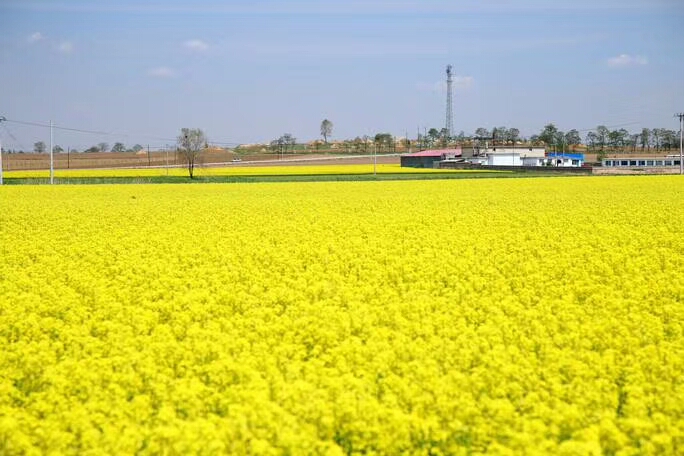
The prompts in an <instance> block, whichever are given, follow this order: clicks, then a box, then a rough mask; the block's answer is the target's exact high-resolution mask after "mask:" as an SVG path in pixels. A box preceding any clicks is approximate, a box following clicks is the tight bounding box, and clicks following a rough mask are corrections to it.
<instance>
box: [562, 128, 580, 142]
mask: <svg viewBox="0 0 684 456" xmlns="http://www.w3.org/2000/svg"><path fill="white" fill-rule="evenodd" d="M565 144H567V145H568V146H577V145H579V144H582V138H581V137H580V134H579V132H578V131H577V130H575V129H574V128H573V129H572V130H570V131H569V132H567V133H565Z"/></svg>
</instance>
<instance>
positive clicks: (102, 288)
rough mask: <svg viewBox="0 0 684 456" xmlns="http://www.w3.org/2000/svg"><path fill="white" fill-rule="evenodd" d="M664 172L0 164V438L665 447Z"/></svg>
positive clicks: (670, 277)
mask: <svg viewBox="0 0 684 456" xmlns="http://www.w3.org/2000/svg"><path fill="white" fill-rule="evenodd" d="M683 190H684V181H682V180H681V178H680V177H678V176H657V177H612V178H596V177H574V178H560V177H559V178H530V179H476V180H455V181H454V180H448V181H409V182H345V183H320V182H319V183H287V184H206V185H185V184H177V185H126V186H111V185H92V186H69V185H63V186H54V187H53V186H12V187H0V347H2V348H1V349H0V454H3V455H19V454H22V455H23V454H28V455H32V454H36V455H38V454H143V455H144V454H150V455H152V454H167V455H176V454H177V455H186V454H206V455H210V454H273V455H276V454H331V455H335V454H337V455H339V454H420V455H428V454H430V455H439V454H442V455H447V454H456V455H459V454H462V455H466V454H467V455H476V454H485V453H486V454H499V455H513V454H558V455H600V454H612V455H631V454H646V455H649V454H650V455H676V454H682V453H683V452H684V375H683V372H684V306H683V305H682V303H683V302H684V236H683V228H682V227H684V200H683V198H682V197H683V196H684V191H683Z"/></svg>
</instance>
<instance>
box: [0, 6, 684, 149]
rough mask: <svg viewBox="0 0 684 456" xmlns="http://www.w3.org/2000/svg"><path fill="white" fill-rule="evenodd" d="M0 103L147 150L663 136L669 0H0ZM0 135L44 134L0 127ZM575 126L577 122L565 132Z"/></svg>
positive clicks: (680, 40) (681, 62)
mask: <svg viewBox="0 0 684 456" xmlns="http://www.w3.org/2000/svg"><path fill="white" fill-rule="evenodd" d="M0 27H1V28H2V30H3V33H2V34H1V35H0V70H1V71H0V115H3V116H5V117H7V119H9V120H19V121H28V122H37V123H47V122H48V121H50V120H52V121H54V123H55V124H57V125H60V126H65V127H70V128H76V129H83V130H93V131H102V132H109V133H112V134H108V135H97V134H85V133H77V132H70V131H66V130H55V143H56V144H60V145H63V146H64V147H67V146H70V147H76V148H79V149H83V148H85V147H89V146H90V145H93V144H96V143H98V142H100V141H105V142H108V143H109V144H113V143H114V142H117V141H121V142H124V143H125V144H127V145H130V144H134V143H140V144H143V145H147V144H150V146H151V147H159V146H162V145H164V144H169V143H173V138H175V137H176V136H177V134H178V132H179V130H180V129H181V128H182V127H199V128H202V129H203V130H204V131H205V132H206V133H207V135H208V137H209V139H210V141H212V142H217V143H254V142H268V141H270V140H272V139H274V138H277V137H278V136H280V135H282V134H284V133H286V132H287V133H291V134H293V135H294V136H295V137H297V138H298V139H299V140H311V139H315V138H317V137H319V126H320V122H321V120H323V119H324V118H328V119H330V120H331V121H332V122H333V124H334V130H333V139H335V138H339V139H343V138H353V137H355V136H361V135H364V134H367V135H374V134H375V133H377V132H390V133H392V134H395V135H398V136H404V135H405V134H406V132H408V134H409V136H410V137H415V134H416V130H417V129H418V128H420V129H421V130H422V129H423V128H430V127H436V128H442V127H443V126H444V122H445V121H444V117H445V98H446V96H445V90H446V89H445V83H444V79H445V67H446V65H447V64H452V65H453V67H454V72H455V74H456V82H455V89H454V129H455V131H456V132H458V131H460V130H463V131H465V132H466V133H472V132H473V131H474V130H475V129H476V128H478V127H487V128H492V127H496V126H507V127H517V128H519V129H520V130H521V132H522V134H523V135H525V136H529V135H532V134H535V133H538V132H539V130H541V128H542V127H543V126H544V125H545V124H546V123H549V122H554V123H555V124H556V125H557V126H558V127H559V128H560V129H562V130H568V129H571V128H577V129H580V130H582V129H588V128H593V127H595V126H596V125H599V124H604V125H608V126H613V125H615V126H617V125H625V128H627V129H628V130H637V129H640V128H641V127H651V128H653V127H662V128H670V129H673V130H678V122H677V121H676V119H674V118H673V114H674V113H675V112H678V111H684V2H682V1H680V0H593V1H589V0H545V1H542V0H519V1H514V0H509V1H506V0H492V1H484V0H481V1H475V0H472V1H470V0H468V1H441V0H424V1H400V0H397V1H382V0H366V1H358V0H350V1H336V0H329V1H325V0H321V1H313V0H298V1H297V0H283V1H264V0H250V1H242V0H238V1H222V2H218V1H203V0H199V1H189V0H186V1H178V0H164V1H129V0H121V1H110V0H102V1H95V0H91V1H74V0H71V1H69V0H63V1H60V0H56V1H34V0H0ZM2 125H3V126H2V127H0V138H2V141H3V144H4V145H5V147H9V148H14V149H28V150H30V149H32V148H33V143H34V142H35V141H39V140H43V141H45V142H46V143H47V142H48V141H49V132H48V130H47V129H45V128H39V127H31V126H26V125H22V124H18V123H14V122H5V123H3V124H2ZM582 136H584V134H582Z"/></svg>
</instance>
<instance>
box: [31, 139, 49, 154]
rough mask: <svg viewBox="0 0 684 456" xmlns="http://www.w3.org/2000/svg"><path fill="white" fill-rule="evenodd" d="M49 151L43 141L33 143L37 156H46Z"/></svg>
mask: <svg viewBox="0 0 684 456" xmlns="http://www.w3.org/2000/svg"><path fill="white" fill-rule="evenodd" d="M46 150H47V146H46V145H45V143H44V142H43V141H38V142H35V143H33V151H34V152H35V153H37V154H44V153H45V151H46Z"/></svg>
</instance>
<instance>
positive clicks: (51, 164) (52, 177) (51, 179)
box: [50, 121, 55, 184]
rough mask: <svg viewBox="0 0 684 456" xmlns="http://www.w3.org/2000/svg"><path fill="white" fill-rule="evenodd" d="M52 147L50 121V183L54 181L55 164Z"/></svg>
mask: <svg viewBox="0 0 684 456" xmlns="http://www.w3.org/2000/svg"><path fill="white" fill-rule="evenodd" d="M52 147H53V146H52V121H50V184H54V183H55V165H54V159H53V151H52Z"/></svg>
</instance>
